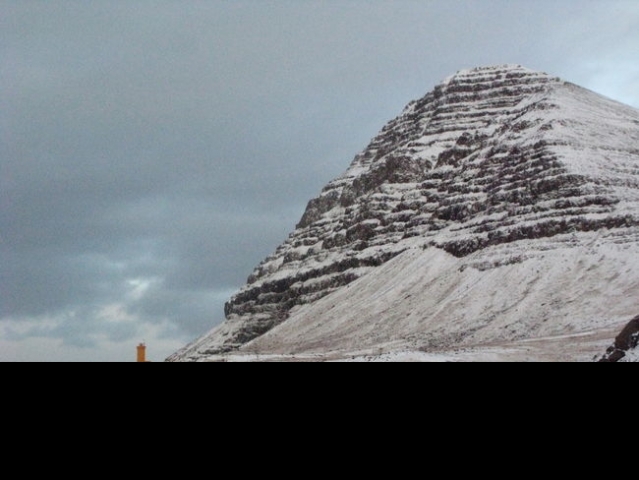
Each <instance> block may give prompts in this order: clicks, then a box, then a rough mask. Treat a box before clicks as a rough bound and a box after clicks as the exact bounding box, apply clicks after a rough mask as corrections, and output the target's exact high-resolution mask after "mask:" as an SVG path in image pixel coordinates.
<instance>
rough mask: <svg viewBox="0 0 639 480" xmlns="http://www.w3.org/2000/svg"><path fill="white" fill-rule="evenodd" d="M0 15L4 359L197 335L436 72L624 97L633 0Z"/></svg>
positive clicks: (160, 4) (159, 6)
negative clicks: (533, 78)
mask: <svg viewBox="0 0 639 480" xmlns="http://www.w3.org/2000/svg"><path fill="white" fill-rule="evenodd" d="M0 8H1V9H2V12H3V15H2V17H1V18H0V79H1V82H2V85H3V88H2V89H1V90H0V139H1V143H0V343H1V344H2V349H3V352H4V354H0V359H4V360H6V359H17V358H20V359H38V358H41V359H50V358H60V359H77V358H80V357H82V354H81V353H79V352H80V351H81V347H85V348H88V347H90V348H91V349H93V351H94V352H98V351H99V352H100V353H99V355H97V354H96V358H100V359H109V358H112V359H117V358H120V356H121V355H122V351H123V347H122V346H123V345H129V344H130V343H131V344H134V343H135V342H136V341H138V340H140V337H142V336H146V339H147V341H149V343H155V344H156V345H162V348H165V349H166V351H161V352H160V353H158V355H159V356H161V355H163V354H165V353H166V354H168V353H170V349H172V348H176V345H179V344H180V343H182V342H185V341H187V340H188V339H191V338H194V337H196V336H198V334H201V333H203V332H204V331H205V330H207V329H208V328H210V327H212V326H213V325H214V324H215V323H216V322H219V321H221V320H222V318H223V311H222V307H223V303H224V301H225V300H226V299H227V298H228V296H229V295H230V294H231V293H232V292H233V291H234V290H236V289H237V288H239V287H240V286H241V285H242V284H243V282H244V280H245V279H246V277H247V276H248V274H249V273H250V272H251V270H252V268H253V267H254V266H255V265H256V264H257V263H258V262H259V261H260V260H261V259H263V258H264V257H265V256H266V255H267V254H269V253H270V252H271V251H272V250H273V249H274V247H276V246H277V244H278V243H280V242H281V241H282V240H284V239H285V238H286V235H287V234H288V232H289V231H290V230H292V229H293V227H294V225H295V222H296V221H297V220H298V219H299V218H300V216H301V214H302V212H303V209H304V206H305V204H306V202H307V201H308V199H309V198H311V197H312V196H314V195H316V194H317V193H318V192H319V190H320V189H321V187H322V186H323V185H324V184H325V183H326V182H327V181H329V180H330V179H331V178H334V177H335V176H336V175H338V174H340V173H341V172H342V171H343V170H345V169H346V167H347V166H348V164H349V162H350V160H351V159H352V157H353V156H354V154H355V153H357V152H358V151H359V150H361V149H362V148H363V147H364V146H365V145H366V143H367V141H368V140H369V139H370V138H371V137H372V136H373V135H374V134H375V133H376V132H377V131H378V130H379V129H380V128H381V127H382V126H383V125H384V123H385V122H386V121H388V120H389V119H391V118H392V117H393V116H395V115H396V114H397V113H398V112H399V111H400V110H401V108H402V107H403V106H404V105H405V104H406V103H408V101H410V100H412V99H414V98H418V97H420V96H421V95H423V94H425V93H426V92H427V91H428V90H430V89H431V88H432V87H433V86H434V85H435V84H436V83H437V82H438V81H439V80H441V79H442V78H444V77H445V76H447V75H449V74H450V73H452V72H454V71H456V70H458V69H461V68H466V67H471V66H476V65H480V64H493V63H522V64H525V65H527V66H530V67H531V68H537V69H541V70H545V71H548V72H551V73H555V74H558V75H561V76H564V77H566V78H567V79H570V80H572V81H575V82H577V83H581V84H583V85H585V86H589V87H591V88H594V89H596V90H598V91H600V92H602V93H605V94H607V95H610V96H613V97H615V98H617V99H619V100H622V101H625V102H628V103H632V104H634V105H635V106H639V97H638V96H637V90H636V85H637V83H638V82H637V81H638V80H639V69H638V68H637V67H636V59H635V56H636V52H637V51H639V34H638V33H637V32H639V29H637V26H638V22H639V7H638V6H637V2H636V1H634V0H631V1H625V0H620V1H616V0H606V1H595V0H585V1H584V0H565V1H562V2H556V1H554V0H553V1H550V0H541V1H535V2H532V1H529V0H519V1H513V0H482V1H473V0H452V1H449V0H446V1H444V0H430V1H428V0H426V1H425V0H398V1H395V2H388V1H385V0H377V1H375V0H347V1H343V2H331V1H323V0H317V1H299V0H295V1H292V0H281V1H269V0H265V1H259V2H256V1H248V0H237V1H233V2H227V1H221V0H212V1H207V2H204V1H197V0H193V1H189V2H173V1H168V0H166V1H162V0H153V1H151V0H136V1H135V2H119V1H111V0H99V1H98V0H88V1H82V2H80V1H73V0H59V1H56V2H41V1H36V0H0ZM149 336H150V337H149ZM56 342H57V343H56ZM55 345H58V346H60V347H59V348H58V347H56V346H55ZM78 348H80V350H78ZM158 358H159V357H158Z"/></svg>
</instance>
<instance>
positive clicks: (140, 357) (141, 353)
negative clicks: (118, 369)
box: [138, 343, 146, 363]
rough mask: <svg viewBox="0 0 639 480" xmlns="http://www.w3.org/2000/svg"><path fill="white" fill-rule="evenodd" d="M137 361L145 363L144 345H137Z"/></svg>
mask: <svg viewBox="0 0 639 480" xmlns="http://www.w3.org/2000/svg"><path fill="white" fill-rule="evenodd" d="M138 363H146V345H145V344H143V343H141V344H140V345H138Z"/></svg>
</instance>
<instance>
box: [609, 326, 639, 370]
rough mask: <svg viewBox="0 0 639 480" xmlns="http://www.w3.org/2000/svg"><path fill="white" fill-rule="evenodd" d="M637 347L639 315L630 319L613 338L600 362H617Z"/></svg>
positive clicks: (638, 345)
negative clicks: (613, 341) (611, 344)
mask: <svg viewBox="0 0 639 480" xmlns="http://www.w3.org/2000/svg"><path fill="white" fill-rule="evenodd" d="M638 347H639V317H636V318H635V319H634V320H632V321H631V322H630V323H629V324H628V325H627V326H626V328H624V329H623V331H622V332H621V333H620V334H619V336H618V337H617V338H616V339H615V343H614V345H613V346H611V347H610V348H609V349H608V351H607V352H606V354H605V355H604V356H603V358H602V359H601V360H600V363H618V362H621V361H623V360H624V359H625V358H626V357H627V356H628V354H629V353H632V352H634V351H635V350H636V349H637V348H638Z"/></svg>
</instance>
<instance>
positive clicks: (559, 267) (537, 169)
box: [169, 65, 639, 361]
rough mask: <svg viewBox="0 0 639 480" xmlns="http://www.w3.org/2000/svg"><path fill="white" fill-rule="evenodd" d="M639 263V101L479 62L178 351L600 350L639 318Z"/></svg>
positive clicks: (369, 158) (381, 140) (330, 189)
mask: <svg viewBox="0 0 639 480" xmlns="http://www.w3.org/2000/svg"><path fill="white" fill-rule="evenodd" d="M637 267H639V111H638V110H636V109H633V108H630V107H627V106H624V105H622V104H619V103H617V102H614V101H612V100H609V99H606V98H604V97H601V96H600V95H597V94H595V93H593V92H591V91H588V90H585V89H583V88H580V87H578V86H576V85H573V84H571V83H568V82H565V81H562V80H560V79H558V78H553V77H551V76H549V75H546V74H543V73H539V72H535V71H531V70H527V69H525V68H523V67H520V66H510V65H508V66H500V67H488V68H478V69H473V70H467V71H462V72H459V73H457V74H456V75H454V76H452V77H450V78H449V79H447V80H445V81H444V82H443V83H442V84H440V85H439V86H437V87H436V88H435V89H434V91H432V92H431V93H429V94H428V95H426V96H425V97H424V98H422V99H421V100H418V101H415V102H412V103H411V104H409V105H408V107H407V108H406V109H405V110H404V112H403V113H402V114H401V115H400V116H399V117H398V118H397V119H395V120H393V121H392V122H390V123H389V124H388V125H387V126H386V127H384V129H383V130H382V132H381V133H380V134H379V135H378V136H377V137H376V138H375V139H374V140H373V141H372V143H371V144H370V145H369V146H368V148H366V149H365V150H364V152H362V153H361V154H360V155H358V156H357V157H356V158H355V160H354V161H353V163H352V165H351V167H350V168H349V169H348V171H347V172H346V173H345V174H344V175H343V176H342V177H340V178H338V179H337V180H335V181H333V182H331V183H330V184H329V185H328V186H327V187H326V188H325V189H324V191H323V192H322V193H321V195H320V196H319V197H318V198H316V199H314V200H312V201H311V202H310V203H309V206H308V208H307V210H306V213H305V214H304V216H303V218H302V220H301V221H300V223H299V225H298V226H297V229H296V231H295V232H294V233H293V234H291V236H290V237H289V239H288V240H287V241H286V242H285V243H284V244H283V245H282V246H280V247H279V248H278V249H277V251H276V252H275V253H274V254H273V255H272V256H270V257H269V258H267V259H266V260H265V261H264V262H263V263H262V264H261V265H260V266H259V267H257V269H256V270H255V272H254V273H253V274H252V275H251V277H250V278H249V280H248V284H247V285H246V286H245V287H244V288H243V289H242V290H241V291H240V292H239V293H237V294H236V295H235V296H234V297H233V298H232V299H231V301H230V302H229V303H228V304H227V306H226V315H227V322H226V323H224V324H223V325H221V326H220V327H218V328H216V329H215V330H213V331H212V332H211V333H209V334H208V335H206V336H204V337H202V338H201V339H200V340H198V341H196V342H195V343H193V344H192V345H189V346H188V347H186V348H185V349H183V350H182V351H180V352H178V353H176V354H175V355H174V356H172V357H171V358H170V359H169V360H174V361H179V360H207V359H214V358H217V357H216V356H218V355H223V354H228V353H229V352H235V354H234V355H236V356H239V355H249V356H250V355H256V354H260V355H275V356H276V357H277V356H280V357H281V356H283V355H297V356H301V357H300V358H302V357H304V356H305V355H306V357H305V358H322V359H323V358H336V359H341V358H345V357H347V356H348V357H352V356H355V357H359V356H361V355H364V356H368V357H370V358H373V357H375V358H382V357H383V356H384V355H391V356H392V355H397V354H398V352H404V353H405V354H407V355H408V354H409V353H410V354H411V355H417V357H418V359H419V356H420V355H426V356H428V355H433V354H437V353H438V352H439V353H441V352H447V353H446V355H447V354H449V353H450V352H458V353H459V352H460V351H462V350H463V352H467V353H464V355H462V357H463V358H464V359H483V358H485V355H483V354H478V355H477V356H475V357H473V355H472V353H468V352H484V353H485V352H486V349H495V348H496V349H498V350H491V353H490V355H493V356H495V355H496V357H495V358H504V359H509V358H510V359H533V360H536V359H549V360H566V359H568V360H570V359H576V360H581V359H592V357H593V355H594V354H595V353H603V352H604V351H605V348H606V347H607V346H608V345H609V344H610V343H611V341H612V339H614V337H615V336H616V335H617V334H618V333H619V331H620V330H621V329H622V328H623V326H624V325H626V324H627V323H628V321H629V320H630V319H632V318H634V317H635V316H636V315H637V314H639V268H637ZM460 349H462V350H460ZM499 349H501V350H499ZM597 349H599V350H597ZM508 352H510V353H508ZM525 352H529V354H526V353H525ZM530 352H532V353H530ZM593 352H594V353H593ZM309 355H310V357H309ZM482 355H483V356H482ZM490 355H489V356H490ZM527 355H528V356H527ZM402 358H403V357H402ZM490 358H493V357H490Z"/></svg>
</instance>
